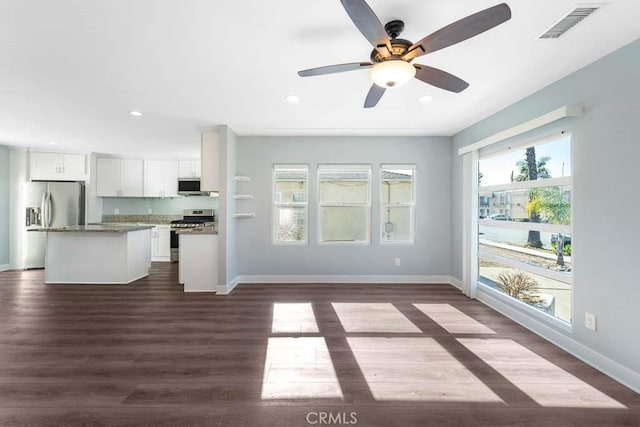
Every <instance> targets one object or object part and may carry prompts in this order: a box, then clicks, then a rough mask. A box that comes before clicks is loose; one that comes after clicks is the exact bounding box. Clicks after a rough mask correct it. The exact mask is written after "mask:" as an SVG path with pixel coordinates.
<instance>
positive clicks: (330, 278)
mask: <svg viewBox="0 0 640 427" xmlns="http://www.w3.org/2000/svg"><path fill="white" fill-rule="evenodd" d="M455 280H456V279H454V278H453V277H451V276H428V275H427V276H425V275H397V276H395V275H394V276H387V275H332V274H319V275H244V276H236V277H235V278H234V279H233V280H231V281H230V282H228V283H227V284H226V286H225V285H223V286H219V287H218V292H217V294H218V295H227V294H229V293H230V292H231V291H232V290H233V289H234V288H235V287H236V286H238V285H239V284H240V283H242V284H259V283H260V284H262V283H266V284H269V283H274V284H275V283H286V284H290V283H366V284H370V285H385V284H386V285H388V284H397V285H408V284H424V285H429V284H431V285H433V284H449V285H453V286H455V287H457V288H459V287H460V286H459V285H458V284H457V282H459V281H457V282H454V281H455Z"/></svg>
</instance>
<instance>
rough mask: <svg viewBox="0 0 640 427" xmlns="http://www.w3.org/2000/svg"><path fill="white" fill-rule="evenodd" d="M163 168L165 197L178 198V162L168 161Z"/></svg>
mask: <svg viewBox="0 0 640 427" xmlns="http://www.w3.org/2000/svg"><path fill="white" fill-rule="evenodd" d="M163 166H164V168H163V182H164V185H163V187H164V192H163V193H162V195H163V196H164V197H177V196H178V161H177V160H166V161H165V162H164V165H163Z"/></svg>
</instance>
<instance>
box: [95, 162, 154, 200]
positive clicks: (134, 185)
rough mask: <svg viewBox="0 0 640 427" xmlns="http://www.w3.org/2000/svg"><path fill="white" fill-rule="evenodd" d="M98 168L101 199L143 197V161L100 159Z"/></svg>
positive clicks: (97, 184)
mask: <svg viewBox="0 0 640 427" xmlns="http://www.w3.org/2000/svg"><path fill="white" fill-rule="evenodd" d="M96 168H97V178H96V187H97V188H96V190H97V191H96V193H97V195H98V196H99V197H142V195H143V186H142V179H143V163H142V160H135V159H108V158H98V159H97V162H96Z"/></svg>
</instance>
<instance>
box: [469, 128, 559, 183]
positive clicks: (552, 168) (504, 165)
mask: <svg viewBox="0 0 640 427" xmlns="http://www.w3.org/2000/svg"><path fill="white" fill-rule="evenodd" d="M527 150H528V153H527ZM527 154H528V155H529V157H528V158H527ZM527 160H528V161H527ZM529 164H531V165H534V164H535V168H533V167H532V168H531V169H532V171H533V172H534V173H535V175H537V178H536V179H545V178H559V177H562V176H571V141H570V138H569V137H567V138H563V139H559V140H556V141H553V142H548V143H546V144H541V145H536V146H533V147H517V148H513V149H511V150H508V151H507V150H505V151H504V152H503V153H501V154H498V155H495V156H487V157H483V158H481V159H480V162H479V170H480V176H479V180H480V185H481V186H488V185H499V184H507V183H509V182H513V181H529V180H530V178H531V176H532V175H531V174H530V173H529Z"/></svg>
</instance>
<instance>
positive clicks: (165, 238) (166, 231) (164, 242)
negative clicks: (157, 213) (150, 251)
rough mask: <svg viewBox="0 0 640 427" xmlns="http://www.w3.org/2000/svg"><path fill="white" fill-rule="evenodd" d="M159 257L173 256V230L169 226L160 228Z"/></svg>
mask: <svg viewBox="0 0 640 427" xmlns="http://www.w3.org/2000/svg"><path fill="white" fill-rule="evenodd" d="M157 230H158V231H157V233H158V239H157V240H158V249H157V252H156V254H157V256H159V257H164V258H169V257H170V256H171V229H170V228H169V226H164V227H163V226H159V227H158V228H157Z"/></svg>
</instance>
